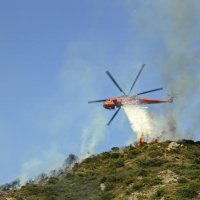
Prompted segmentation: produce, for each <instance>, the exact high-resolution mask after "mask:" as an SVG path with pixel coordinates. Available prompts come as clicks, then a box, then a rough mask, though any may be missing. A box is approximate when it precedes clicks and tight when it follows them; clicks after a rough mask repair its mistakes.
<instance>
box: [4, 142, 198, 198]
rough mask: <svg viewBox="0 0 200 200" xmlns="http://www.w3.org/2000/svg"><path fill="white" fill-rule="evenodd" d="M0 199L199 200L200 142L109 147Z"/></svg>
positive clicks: (5, 194)
mask: <svg viewBox="0 0 200 200" xmlns="http://www.w3.org/2000/svg"><path fill="white" fill-rule="evenodd" d="M0 199H4V200H5V199H7V200H110V199H114V200H137V199H138V200H142V199H152V200H153V199H162V200H167V199H168V200H182V199H195V200H196V199H200V142H193V141H189V140H187V141H186V140H184V141H180V142H177V143H176V142H170V141H166V142H162V143H156V144H144V145H143V146H142V147H140V148H136V147H133V146H127V147H125V148H122V149H119V148H117V147H113V148H112V150H111V151H109V152H103V153H101V154H99V155H96V156H91V157H89V158H87V159H85V160H84V161H82V162H81V163H76V164H75V165H74V167H73V168H72V170H65V173H64V174H62V175H60V176H52V177H48V178H46V180H45V181H43V182H40V183H37V184H36V183H28V184H26V185H25V186H23V187H22V188H21V189H19V190H12V191H8V192H6V193H1V196H0Z"/></svg>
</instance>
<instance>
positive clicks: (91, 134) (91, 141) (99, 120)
mask: <svg viewBox="0 0 200 200" xmlns="http://www.w3.org/2000/svg"><path fill="white" fill-rule="evenodd" d="M105 124H106V119H105V116H104V115H103V112H101V111H100V110H99V111H98V112H97V114H96V116H95V117H94V119H93V120H92V122H91V124H90V126H89V127H88V128H84V129H83V134H82V143H81V158H80V159H81V160H82V159H84V158H86V157H88V156H90V155H92V154H94V153H96V150H97V146H98V145H99V143H101V142H102V141H103V139H104V137H105V134H106V129H105V128H106V126H105Z"/></svg>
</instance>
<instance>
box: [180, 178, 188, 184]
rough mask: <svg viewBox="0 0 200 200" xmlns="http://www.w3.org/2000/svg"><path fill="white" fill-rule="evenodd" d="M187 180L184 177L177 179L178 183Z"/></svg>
mask: <svg viewBox="0 0 200 200" xmlns="http://www.w3.org/2000/svg"><path fill="white" fill-rule="evenodd" d="M187 182H188V180H187V179H186V178H185V177H180V178H179V179H178V183H187Z"/></svg>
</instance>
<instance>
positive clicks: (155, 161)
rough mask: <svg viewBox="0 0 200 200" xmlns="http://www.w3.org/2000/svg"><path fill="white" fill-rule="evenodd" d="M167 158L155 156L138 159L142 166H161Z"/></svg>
mask: <svg viewBox="0 0 200 200" xmlns="http://www.w3.org/2000/svg"><path fill="white" fill-rule="evenodd" d="M165 162H166V160H164V159H161V158H153V159H145V158H143V159H140V160H137V164H138V165H139V166H141V167H147V166H148V167H159V166H161V165H162V164H164V163H165Z"/></svg>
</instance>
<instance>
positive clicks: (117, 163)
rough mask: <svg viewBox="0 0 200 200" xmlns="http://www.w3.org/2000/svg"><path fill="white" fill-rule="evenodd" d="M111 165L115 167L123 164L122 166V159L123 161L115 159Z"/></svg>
mask: <svg viewBox="0 0 200 200" xmlns="http://www.w3.org/2000/svg"><path fill="white" fill-rule="evenodd" d="M113 166H114V167H116V168H120V167H123V166H124V161H123V160H116V161H115V162H114V163H113Z"/></svg>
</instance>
